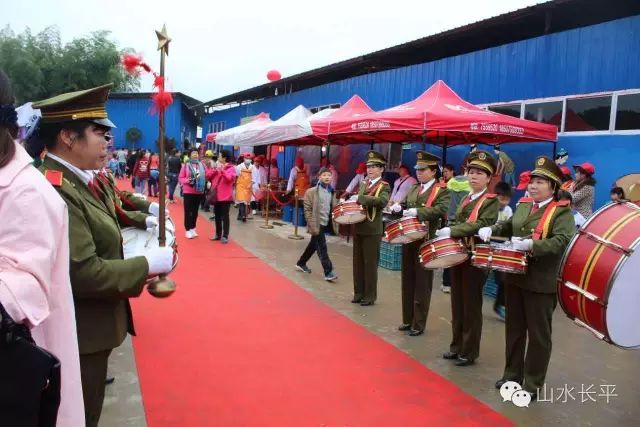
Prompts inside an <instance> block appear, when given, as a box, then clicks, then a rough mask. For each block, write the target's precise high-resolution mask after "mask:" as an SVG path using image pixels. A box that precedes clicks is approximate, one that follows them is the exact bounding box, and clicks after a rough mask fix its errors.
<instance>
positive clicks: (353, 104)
mask: <svg viewBox="0 0 640 427" xmlns="http://www.w3.org/2000/svg"><path fill="white" fill-rule="evenodd" d="M373 112H374V111H373V110H372V109H371V107H369V106H368V105H367V103H366V102H364V100H363V99H362V98H360V97H359V96H358V95H353V96H352V97H351V98H350V99H349V100H348V101H347V102H345V103H344V104H343V105H342V106H341V107H340V108H338V109H336V110H335V111H333V112H331V113H330V114H329V115H327V116H325V117H320V118H313V117H311V118H310V119H309V123H310V124H311V129H312V131H313V133H312V134H311V135H307V136H304V137H301V138H297V139H294V140H289V141H287V142H286V144H284V145H298V146H302V145H324V144H325V143H326V142H327V140H328V135H329V132H330V130H331V123H332V122H333V121H341V120H351V119H357V118H358V117H361V116H363V115H365V114H369V113H373Z"/></svg>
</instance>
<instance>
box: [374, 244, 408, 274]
mask: <svg viewBox="0 0 640 427" xmlns="http://www.w3.org/2000/svg"><path fill="white" fill-rule="evenodd" d="M378 265H379V266H380V267H382V268H386V269H387V270H394V271H398V270H401V269H402V245H392V244H391V243H388V242H385V241H384V240H383V241H382V242H380V260H379V261H378Z"/></svg>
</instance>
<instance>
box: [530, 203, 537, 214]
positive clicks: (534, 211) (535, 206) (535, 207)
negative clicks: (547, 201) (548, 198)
mask: <svg viewBox="0 0 640 427" xmlns="http://www.w3.org/2000/svg"><path fill="white" fill-rule="evenodd" d="M538 209H540V204H539V203H534V204H533V206H532V207H531V213H529V215H533V214H534V213H536V211H537V210H538Z"/></svg>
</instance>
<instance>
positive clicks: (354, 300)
mask: <svg viewBox="0 0 640 427" xmlns="http://www.w3.org/2000/svg"><path fill="white" fill-rule="evenodd" d="M351 302H352V303H354V304H360V303H361V302H362V298H353V299H352V300H351Z"/></svg>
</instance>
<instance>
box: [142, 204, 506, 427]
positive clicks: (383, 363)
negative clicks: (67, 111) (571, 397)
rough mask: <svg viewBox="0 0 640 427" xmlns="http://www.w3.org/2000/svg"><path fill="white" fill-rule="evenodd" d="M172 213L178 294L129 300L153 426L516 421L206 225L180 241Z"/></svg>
mask: <svg viewBox="0 0 640 427" xmlns="http://www.w3.org/2000/svg"><path fill="white" fill-rule="evenodd" d="M171 212H172V216H173V218H174V220H175V221H176V224H177V226H178V230H179V231H178V244H179V253H180V263H179V266H178V268H177V270H176V271H175V272H174V273H173V274H172V278H173V279H174V280H175V281H176V282H177V284H178V290H177V292H176V293H175V294H174V295H173V296H171V297H170V298H168V299H165V300H158V299H154V298H152V297H151V296H150V295H148V294H147V293H146V292H145V294H144V295H143V296H142V297H141V298H139V299H137V300H135V301H134V304H133V311H134V317H135V322H136V329H137V332H138V337H136V338H135V339H134V348H135V354H136V360H137V365H138V372H139V376H140V383H141V387H142V395H143V401H144V407H145V412H146V416H147V422H148V424H149V426H151V427H157V426H225V427H226V426H296V427H297V426H368V427H369V426H386V427H388V426H461V425H465V426H467V425H468V426H481V425H482V426H504V425H511V423H510V421H509V420H508V419H506V418H505V417H503V416H502V415H500V414H498V413H497V412H495V411H493V410H492V409H491V408H489V407H488V406H486V405H484V404H482V403H481V402H479V401H478V400H476V399H474V398H473V397H471V396H469V395H467V394H465V393H464V392H462V391H461V390H460V389H459V388H457V387H456V386H455V385H453V384H451V383H450V382H448V381H447V380H445V379H443V378H441V377H440V376H438V375H436V374H435V373H432V372H431V371H429V370H428V369H427V368H425V367H424V366H422V365H421V364H420V363H418V362H416V361H415V360H413V359H411V358H410V357H409V356H407V355H406V354H404V353H403V352H401V351H399V350H398V349H396V348H395V347H393V346H392V345H390V344H388V343H386V342H385V341H383V340H382V339H380V338H378V337H377V336H375V335H373V334H372V333H370V332H368V331H367V330H365V329H364V328H363V327H361V326H359V325H357V324H356V323H354V322H352V321H351V320H349V319H348V318H346V317H344V316H342V315H340V314H339V313H337V312H336V311H334V310H333V309H331V308H329V307H328V306H325V305H323V304H322V303H320V302H319V301H318V300H316V299H315V298H314V297H313V295H311V294H309V293H307V292H306V291H304V290H303V289H301V288H300V287H298V286H297V285H295V284H294V283H292V282H291V281H289V280H288V279H287V278H286V277H284V276H282V275H281V274H280V273H278V272H276V271H275V270H273V269H272V268H271V267H269V266H268V265H267V264H265V263H264V262H262V261H261V260H260V259H257V258H256V257H254V256H253V255H251V254H250V253H249V252H247V251H245V250H244V249H243V248H241V247H240V246H239V245H237V244H235V243H230V244H228V245H226V246H224V245H222V244H220V243H218V242H215V243H214V242H211V241H209V239H208V237H209V236H210V235H211V224H210V222H208V221H205V220H203V219H202V218H200V219H199V220H198V232H199V234H200V237H198V238H196V239H193V240H187V239H185V238H184V230H183V226H182V217H183V215H182V204H180V203H179V204H177V205H172V206H171ZM232 219H233V218H232ZM234 226H237V225H236V224H235V223H233V224H232V228H231V236H232V237H233V227H234ZM274 244H276V245H284V244H286V242H284V241H280V240H274ZM258 278H259V280H257V279H258ZM374 310H375V308H374ZM496 399H499V396H498V395H497V394H496Z"/></svg>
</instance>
